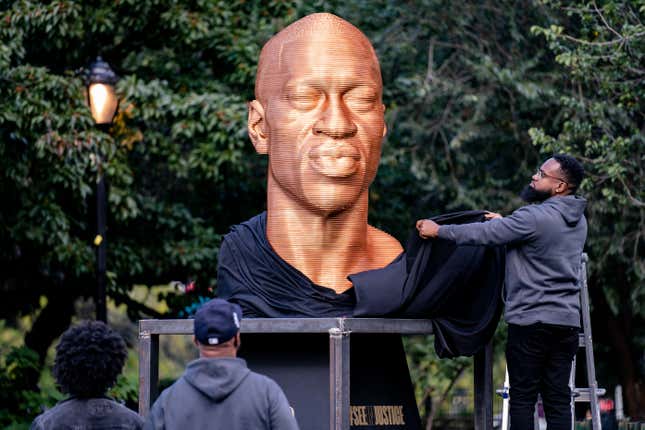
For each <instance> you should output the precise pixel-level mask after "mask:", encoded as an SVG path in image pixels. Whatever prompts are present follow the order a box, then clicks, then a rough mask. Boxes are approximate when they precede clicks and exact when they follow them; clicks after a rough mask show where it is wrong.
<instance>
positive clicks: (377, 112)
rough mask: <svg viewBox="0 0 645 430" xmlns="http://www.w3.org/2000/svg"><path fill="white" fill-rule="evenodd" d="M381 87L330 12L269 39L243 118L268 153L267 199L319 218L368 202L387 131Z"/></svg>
mask: <svg viewBox="0 0 645 430" xmlns="http://www.w3.org/2000/svg"><path fill="white" fill-rule="evenodd" d="M382 87H383V85H382V81H381V71H380V67H379V63H378V59H377V57H376V54H375V52H374V49H373V48H372V46H371V44H370V42H369V41H368V40H367V38H366V37H365V35H364V34H363V33H361V31H360V30H358V29H357V28H356V27H354V26H353V25H351V24H350V23H348V22H347V21H345V20H343V19H341V18H338V17H337V16H335V15H331V14H326V13H319V14H313V15H309V16H306V17H304V18H302V19H300V20H298V21H296V22H295V23H293V24H291V25H289V26H288V27H286V28H285V29H284V30H282V31H281V32H280V33H278V34H277V35H276V36H274V37H273V38H272V39H271V40H269V42H267V44H266V45H265V46H264V48H263V49H262V53H261V55H260V62H259V66H258V73H257V77H256V84H255V97H256V100H253V101H252V102H251V103H249V119H248V131H249V137H250V138H251V141H252V142H253V145H254V146H255V148H256V151H257V152H258V153H260V154H268V155H269V180H268V188H269V189H268V192H269V194H271V193H273V192H278V193H282V194H284V195H285V196H287V198H288V199H290V200H292V201H294V202H297V204H298V205H300V206H304V207H305V208H307V209H308V210H311V211H314V212H318V213H321V214H332V213H336V212H340V211H342V210H345V209H347V208H350V207H351V206H353V205H354V204H355V203H356V202H357V201H359V200H361V199H364V201H365V203H367V190H368V188H369V185H370V184H371V183H372V181H373V180H374V177H375V175H376V170H377V168H378V163H379V159H380V154H381V141H382V139H383V137H384V136H385V133H386V127H385V121H384V110H385V107H384V106H383V103H382Z"/></svg>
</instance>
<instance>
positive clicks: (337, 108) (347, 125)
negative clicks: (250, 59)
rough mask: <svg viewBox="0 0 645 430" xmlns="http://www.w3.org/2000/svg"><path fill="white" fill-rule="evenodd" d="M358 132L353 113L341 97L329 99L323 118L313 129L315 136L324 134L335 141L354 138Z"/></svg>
mask: <svg viewBox="0 0 645 430" xmlns="http://www.w3.org/2000/svg"><path fill="white" fill-rule="evenodd" d="M357 131H358V128H357V127H356V124H354V121H352V117H351V112H350V110H349V109H348V108H347V106H345V104H344V103H343V101H342V99H341V98H340V97H330V98H329V100H328V101H327V106H325V110H324V112H323V113H322V116H321V118H320V119H318V121H316V123H315V124H314V127H313V132H314V134H318V135H319V134H324V135H327V136H329V137H331V138H333V139H343V138H347V137H352V136H354V135H356V132H357Z"/></svg>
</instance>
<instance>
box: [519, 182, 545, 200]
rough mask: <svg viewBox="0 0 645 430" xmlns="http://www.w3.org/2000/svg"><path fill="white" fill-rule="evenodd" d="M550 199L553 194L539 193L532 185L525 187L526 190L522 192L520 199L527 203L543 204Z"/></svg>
mask: <svg viewBox="0 0 645 430" xmlns="http://www.w3.org/2000/svg"><path fill="white" fill-rule="evenodd" d="M549 197H551V193H549V192H548V191H538V190H536V189H535V188H533V187H531V186H530V185H527V186H526V187H524V189H523V190H522V191H521V192H520V198H521V199H522V200H524V201H525V202H526V203H537V202H543V201H545V200H546V199H548V198H549Z"/></svg>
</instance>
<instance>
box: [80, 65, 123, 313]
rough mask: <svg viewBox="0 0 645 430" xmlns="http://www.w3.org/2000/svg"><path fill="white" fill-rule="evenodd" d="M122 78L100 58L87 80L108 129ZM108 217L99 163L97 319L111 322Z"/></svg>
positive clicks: (98, 119)
mask: <svg viewBox="0 0 645 430" xmlns="http://www.w3.org/2000/svg"><path fill="white" fill-rule="evenodd" d="M117 80H118V78H117V76H116V74H115V73H114V71H113V70H112V69H111V68H110V65H109V64H108V63H106V62H105V61H103V59H102V58H101V57H97V58H96V61H94V62H93V63H92V64H91V65H90V73H89V76H88V80H87V103H88V104H89V106H90V111H91V112H92V118H94V122H95V123H96V125H97V127H98V128H99V129H100V130H102V131H105V132H107V131H108V129H109V128H110V124H112V120H113V119H114V114H115V113H116V110H117V107H118V106H119V99H118V98H117V96H116V93H115V92H114V85H115V84H116V82H117ZM106 217H107V193H106V190H105V180H104V178H103V166H102V164H101V163H100V162H99V165H98V181H97V183H96V229H97V232H96V237H95V238H94V245H96V269H97V270H96V277H97V288H96V319H97V320H98V321H103V322H107V304H106V288H105V286H106V281H107V277H106V264H105V260H106V248H105V247H106V244H105V224H106Z"/></svg>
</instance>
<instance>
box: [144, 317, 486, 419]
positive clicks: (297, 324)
mask: <svg viewBox="0 0 645 430" xmlns="http://www.w3.org/2000/svg"><path fill="white" fill-rule="evenodd" d="M241 332H242V333H328V334H329V365H330V366H329V369H330V371H329V386H330V391H329V393H330V399H329V404H330V414H331V416H330V418H331V420H330V423H331V424H330V428H331V430H349V428H350V424H349V418H350V414H349V408H350V369H349V365H350V337H351V333H388V334H402V335H410V334H432V322H431V321H430V320H421V319H385V318H257V319H246V320H243V321H242V327H241ZM173 334H174V335H176V334H181V335H192V334H193V320H191V319H181V320H140V321H139V414H141V415H142V416H145V415H147V414H148V412H149V410H150V406H151V405H152V403H154V401H155V399H156V398H157V395H158V383H159V336H160V335H173ZM474 367H475V371H474V385H475V418H474V421H475V422H474V428H475V430H492V428H493V399H492V396H493V349H492V345H491V344H490V343H489V344H488V345H487V346H486V347H485V348H484V349H483V350H482V351H481V352H479V353H478V354H476V355H475V357H474Z"/></svg>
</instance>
